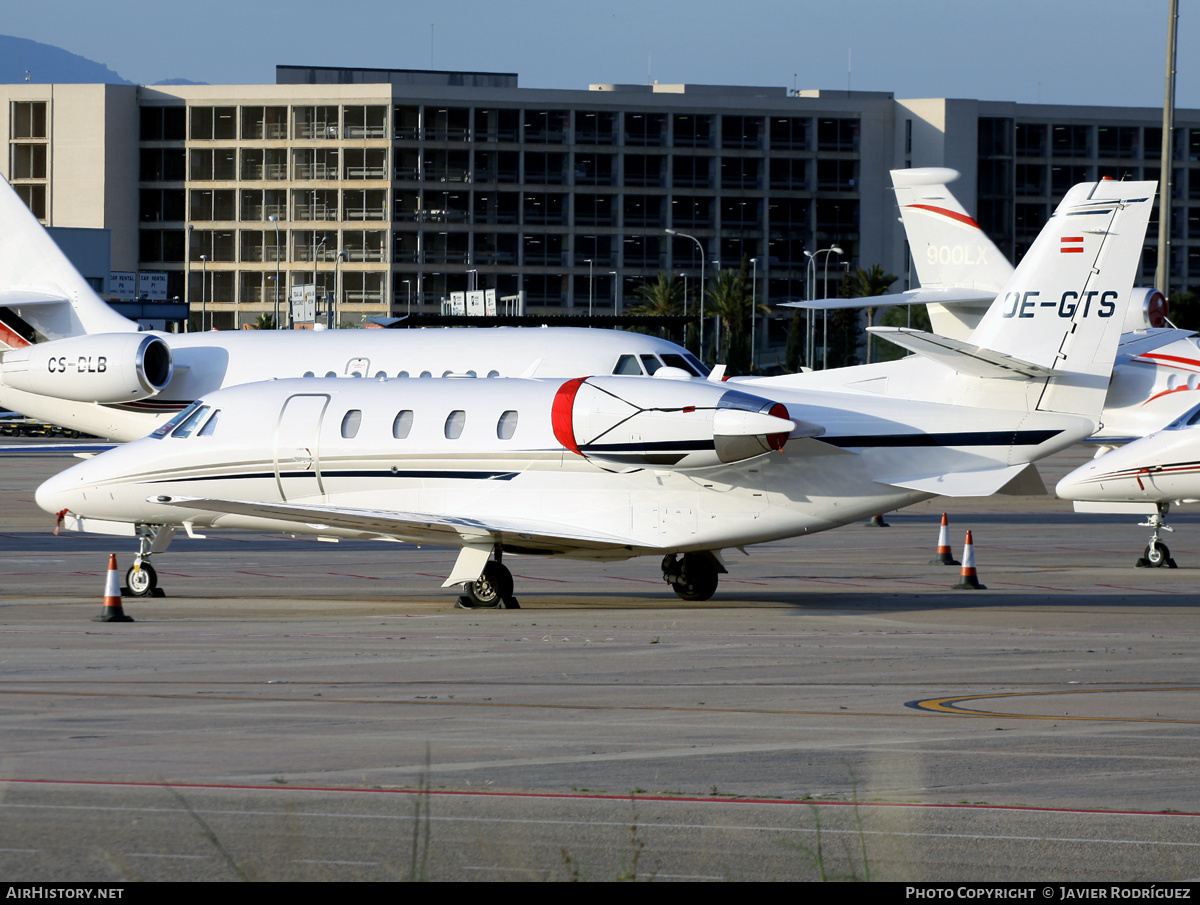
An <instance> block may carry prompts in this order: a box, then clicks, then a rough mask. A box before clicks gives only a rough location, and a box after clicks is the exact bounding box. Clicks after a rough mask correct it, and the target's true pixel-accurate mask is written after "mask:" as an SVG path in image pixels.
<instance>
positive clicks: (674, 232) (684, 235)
mask: <svg viewBox="0 0 1200 905" xmlns="http://www.w3.org/2000/svg"><path fill="white" fill-rule="evenodd" d="M664 232H665V233H666V234H667V235H668V236H680V237H681V238H684V239H691V240H692V241H693V242H695V243H696V247H697V248H699V249H700V354H701V355H703V354H704V269H705V263H704V245H703V243H702V242H701V241H700V240H699V239H697V238H696V237H695V236H689V235H688V234H687V233H681V232H679V230H677V229H667V230H664Z"/></svg>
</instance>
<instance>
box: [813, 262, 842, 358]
mask: <svg viewBox="0 0 1200 905" xmlns="http://www.w3.org/2000/svg"><path fill="white" fill-rule="evenodd" d="M831 253H832V254H836V255H840V254H843V251H842V249H841V248H839V247H838V246H837V245H831V246H829V247H828V248H820V249H817V250H816V251H806V252H805V253H804V256H805V257H807V258H808V265H807V266H806V267H805V282H806V286H805V291H806V293H807V294H808V298H809V301H812V297H813V294H814V293H815V292H816V290H817V255H825V283H824V287H823V289H822V292H823V293H824V295H825V297H826V298H828V297H829V255H830V254H831ZM821 314H822V326H823V332H822V343H823V344H824V345H823V347H822V349H821V367H822V368H825V367H826V366H827V365H828V364H829V310H828V309H822V312H821ZM808 323H809V330H808V355H807V358H808V360H809V362H810V363H811V362H812V360H813V357H814V353H815V351H816V350H815V349H814V348H813V346H814V344H815V342H816V331H815V330H813V329H812V327H813V323H812V315H811V314H810V315H809V322H808Z"/></svg>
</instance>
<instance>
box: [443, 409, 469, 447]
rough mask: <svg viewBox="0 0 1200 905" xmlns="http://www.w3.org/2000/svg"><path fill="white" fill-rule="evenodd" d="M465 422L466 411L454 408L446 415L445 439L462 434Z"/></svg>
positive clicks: (453, 438)
mask: <svg viewBox="0 0 1200 905" xmlns="http://www.w3.org/2000/svg"><path fill="white" fill-rule="evenodd" d="M466 423H467V413H466V412H464V411H463V410H462V409H455V410H454V411H453V412H451V413H450V414H449V415H448V416H447V417H446V439H447V440H457V439H458V438H459V437H461V436H462V432H463V426H464V425H465V424H466Z"/></svg>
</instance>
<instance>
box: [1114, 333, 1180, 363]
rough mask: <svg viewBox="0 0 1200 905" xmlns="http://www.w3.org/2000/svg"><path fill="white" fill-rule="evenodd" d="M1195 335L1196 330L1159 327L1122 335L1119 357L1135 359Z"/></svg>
mask: <svg viewBox="0 0 1200 905" xmlns="http://www.w3.org/2000/svg"><path fill="white" fill-rule="evenodd" d="M1195 334H1196V331H1195V330H1180V329H1179V328H1178V327H1157V328H1152V329H1149V330H1137V331H1135V332H1133V333H1122V334H1121V341H1120V343H1119V344H1118V345H1117V355H1120V356H1124V357H1129V358H1134V357H1135V356H1138V355H1143V354H1145V353H1146V352H1152V351H1154V350H1155V349H1160V348H1162V347H1163V346H1166V345H1169V344H1170V343H1173V342H1176V341H1178V340H1181V339H1187V337H1189V336H1195Z"/></svg>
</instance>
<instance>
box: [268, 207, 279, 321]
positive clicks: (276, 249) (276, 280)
mask: <svg viewBox="0 0 1200 905" xmlns="http://www.w3.org/2000/svg"><path fill="white" fill-rule="evenodd" d="M267 219H268V220H270V221H271V222H272V223H274V224H275V329H276V330H278V329H279V218H278V217H277V216H275V215H274V214H271V216H269V217H268V218H267Z"/></svg>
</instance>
